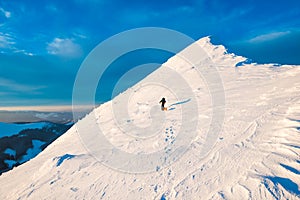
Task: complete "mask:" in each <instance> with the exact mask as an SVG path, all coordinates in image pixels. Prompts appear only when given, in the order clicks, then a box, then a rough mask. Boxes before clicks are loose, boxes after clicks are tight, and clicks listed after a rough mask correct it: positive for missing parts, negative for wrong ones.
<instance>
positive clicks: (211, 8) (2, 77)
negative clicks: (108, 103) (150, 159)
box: [0, 0, 300, 106]
mask: <svg viewBox="0 0 300 200" xmlns="http://www.w3.org/2000/svg"><path fill="white" fill-rule="evenodd" d="M299 19H300V1H299V0H288V1H282V0H277V1H269V0H265V1H257V0H252V1H241V0H232V1H223V0H199V1H196V0H185V1H178V0H173V1H170V0H165V1H157V0H154V1H148V0H147V1H145V0H131V1H121V0H116V1H115V0H99V1H97V0H73V1H71V0H66V1H61V0H52V1H45V0H41V1H33V0H27V1H25V0H23V1H21V0H2V1H1V2H0V106H26V105H28V106H29V105H61V104H70V103H71V96H72V86H73V82H74V79H75V76H76V72H77V70H78V69H79V67H80V64H81V62H82V61H83V59H84V58H85V56H86V55H87V54H88V53H89V52H90V51H91V50H92V49H93V48H94V47H95V46H96V45H97V44H98V43H99V42H101V41H103V40H105V39H107V38H108V37H110V36H112V35H114V34H117V33H119V32H121V31H125V30H128V29H132V28H138V27H146V26H155V27H165V28H170V29H174V30H177V31H180V32H182V33H184V34H187V35H188V36H190V37H192V38H194V39H199V38H201V37H204V36H207V35H210V36H211V38H212V42H213V43H216V44H223V45H225V46H226V48H228V50H229V52H233V53H235V54H238V55H243V56H246V57H248V58H251V59H252V60H253V61H255V62H259V63H280V64H300V20H299ZM156 53H157V52H156ZM157 55H158V56H157V59H156V61H157V62H163V61H165V60H166V59H167V58H168V56H170V55H169V54H157ZM139 57H141V56H139ZM124 62H127V63H126V64H127V65H128V66H129V67H128V68H130V66H132V63H130V59H127V60H126V59H125V60H124ZM140 62H141V61H139V62H137V63H140ZM143 62H147V60H146V59H144V60H143ZM123 65H124V63H123ZM128 68H127V69H128ZM111 74H114V73H111ZM111 74H110V75H109V76H111ZM116 76H118V75H116ZM107 90H109V88H107ZM108 93H109V91H108ZM99 95H100V96H101V94H99ZM107 95H109V94H106V96H105V95H104V94H103V95H102V96H101V97H99V99H98V100H99V101H102V100H107Z"/></svg>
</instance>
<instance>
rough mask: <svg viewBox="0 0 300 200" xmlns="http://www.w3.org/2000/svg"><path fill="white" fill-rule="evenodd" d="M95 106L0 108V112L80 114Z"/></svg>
mask: <svg viewBox="0 0 300 200" xmlns="http://www.w3.org/2000/svg"><path fill="white" fill-rule="evenodd" d="M96 106H97V105H48V106H0V111H11V112H12V111H37V112H72V111H76V112H81V111H86V110H89V109H93V108H95V107H96Z"/></svg>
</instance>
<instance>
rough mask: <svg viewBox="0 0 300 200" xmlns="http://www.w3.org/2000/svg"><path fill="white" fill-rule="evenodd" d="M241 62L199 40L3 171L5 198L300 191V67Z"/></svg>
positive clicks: (240, 195)
mask: <svg viewBox="0 0 300 200" xmlns="http://www.w3.org/2000/svg"><path fill="white" fill-rule="evenodd" d="M196 46H200V47H202V48H203V49H205V50H206V52H207V54H208V55H209V57H207V58H205V57H204V58H203V57H202V56H200V54H201V53H200V54H198V53H199V52H197V47H196ZM182 55H185V56H187V57H189V59H188V60H193V63H194V65H192V64H191V63H190V62H187V60H186V59H184V57H182ZM201 55H202V54H201ZM244 60H245V58H243V57H239V56H235V55H233V54H227V53H226V50H225V48H224V47H223V46H215V45H212V44H211V43H210V40H209V38H202V39H200V40H199V41H197V42H196V43H195V44H193V45H191V46H189V47H187V48H186V49H185V50H183V51H182V52H181V53H179V54H178V55H176V56H174V57H173V58H171V59H169V60H168V61H167V62H166V63H165V64H163V66H162V67H160V68H159V69H158V70H156V71H155V72H153V73H152V74H151V75H149V76H148V77H146V78H145V79H144V80H143V81H141V82H140V83H138V84H137V85H135V86H134V87H132V88H130V89H128V90H127V91H125V92H124V93H122V94H120V95H119V96H117V97H116V98H115V99H114V100H112V101H110V102H107V103H105V104H103V105H101V106H100V107H98V108H96V109H95V110H93V111H92V112H91V113H90V114H89V115H88V116H86V117H85V118H84V119H82V120H80V121H79V122H78V123H77V124H76V125H75V126H73V127H72V128H71V129H70V130H69V131H68V132H67V133H65V134H64V135H63V136H61V137H60V138H59V139H57V140H56V141H55V142H53V143H52V144H51V145H49V146H48V147H47V148H46V149H45V150H44V151H43V152H42V153H40V154H39V155H38V156H37V157H36V158H34V159H32V160H31V161H30V162H27V163H25V164H24V165H22V166H20V167H17V168H15V169H13V170H11V171H9V172H7V173H4V174H3V175H2V176H0V184H1V187H0V199H299V198H300V157H299V155H300V137H299V136H300V135H299V129H300V128H299V127H300V114H299V113H300V79H299V75H300V68H299V66H281V67H276V66H274V65H272V64H268V65H258V64H244V65H243V66H241V67H235V66H236V65H237V64H238V63H241V62H242V61H244ZM212 64H213V65H214V66H216V67H217V70H218V72H219V75H220V77H221V85H222V88H220V87H217V88H215V87H210V86H209V85H210V84H214V83H215V84H216V85H217V84H220V82H219V81H220V80H219V79H217V78H216V79H214V80H215V82H214V81H212V82H209V80H207V79H205V78H206V77H205V76H206V75H207V74H205V72H209V71H210V70H211V69H212V67H213V66H212ZM200 69H201V71H202V72H204V73H202V74H200V75H199V73H198V71H197V70H200ZM213 78H215V77H213ZM211 89H218V90H215V91H212V90H211ZM220 89H224V91H222V90H220ZM214 95H215V96H214ZM162 96H165V97H166V98H167V103H168V105H171V104H175V105H172V106H170V107H169V109H170V108H174V110H169V111H167V112H161V111H160V107H159V105H158V101H159V100H160V98H161V97H162ZM216 97H218V98H217V100H213V98H216ZM222 97H224V98H225V99H224V101H223V99H222ZM223 103H224V106H223ZM222 113H223V114H224V115H223V114H222ZM215 115H216V116H217V118H214V116H215ZM218 117H220V118H218ZM218 122H219V123H218ZM220 122H221V123H220ZM99 132H100V133H102V134H100V133H99Z"/></svg>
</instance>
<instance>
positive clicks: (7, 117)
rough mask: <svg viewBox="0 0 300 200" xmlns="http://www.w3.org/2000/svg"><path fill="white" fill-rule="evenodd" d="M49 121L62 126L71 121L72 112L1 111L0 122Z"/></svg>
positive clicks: (84, 112)
mask: <svg viewBox="0 0 300 200" xmlns="http://www.w3.org/2000/svg"><path fill="white" fill-rule="evenodd" d="M78 113H79V116H81V115H82V116H84V115H85V114H86V113H87V111H81V112H78ZM40 121H49V122H53V123H59V124H64V123H68V122H72V121H73V113H72V111H66V112H39V111H1V110H0V122H6V123H15V122H18V123H22V122H40Z"/></svg>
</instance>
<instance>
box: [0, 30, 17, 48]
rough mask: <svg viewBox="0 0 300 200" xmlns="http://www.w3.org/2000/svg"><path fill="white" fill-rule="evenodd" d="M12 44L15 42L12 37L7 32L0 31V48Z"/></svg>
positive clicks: (8, 46)
mask: <svg viewBox="0 0 300 200" xmlns="http://www.w3.org/2000/svg"><path fill="white" fill-rule="evenodd" d="M12 44H15V42H14V40H13V38H12V37H11V36H10V35H9V34H7V33H2V32H0V48H11V45H12Z"/></svg>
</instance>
